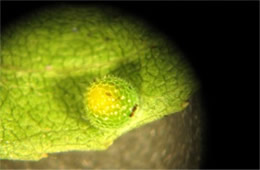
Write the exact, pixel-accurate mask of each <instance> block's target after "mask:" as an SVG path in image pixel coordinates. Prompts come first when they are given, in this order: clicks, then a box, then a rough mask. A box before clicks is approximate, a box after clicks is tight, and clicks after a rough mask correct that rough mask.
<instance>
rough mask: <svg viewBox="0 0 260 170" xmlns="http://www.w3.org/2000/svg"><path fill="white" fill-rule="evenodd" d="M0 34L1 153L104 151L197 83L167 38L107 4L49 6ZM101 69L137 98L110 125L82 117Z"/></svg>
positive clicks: (184, 97)
mask: <svg viewBox="0 0 260 170" xmlns="http://www.w3.org/2000/svg"><path fill="white" fill-rule="evenodd" d="M1 34H2V41H1V60H0V61H1V64H0V159H13V160H39V159H41V158H43V157H46V156H47V154H48V153H53V152H65V151H71V150H80V151H86V150H104V149H107V148H108V147H109V146H110V145H111V144H112V143H113V141H114V140H115V139H116V138H118V137H119V136H120V135H122V134H123V133H125V132H127V131H129V130H132V129H133V128H136V127H140V126H141V125H144V124H146V123H149V122H152V121H154V120H157V119H159V118H162V117H163V116H165V115H169V114H172V113H175V112H178V111H181V110H183V109H184V108H185V107H186V106H187V102H188V99H189V98H190V96H191V95H192V93H193V92H194V91H195V90H196V89H197V87H198V86H197V83H196V80H195V78H194V74H193V71H192V69H190V66H189V64H188V63H187V62H186V61H185V59H184V58H183V57H182V54H181V53H180V52H178V50H177V49H176V48H175V47H174V44H172V43H171V42H170V41H169V40H167V38H166V36H164V35H163V34H160V33H158V32H157V31H156V30H155V29H152V28H150V27H149V26H147V25H146V24H145V23H144V22H143V21H141V20H139V19H137V18H135V17H132V16H129V15H127V14H126V13H124V12H122V11H117V10H115V9H113V8H109V7H104V6H81V7H79V6H68V5H64V6H60V7H49V8H48V9H47V8H46V9H42V10H40V11H38V12H37V11H36V12H34V13H33V14H32V15H30V16H27V17H24V18H21V19H20V20H19V21H18V22H15V23H13V24H12V25H11V26H10V27H8V29H5V30H4V32H2V33H1ZM105 75H113V76H117V77H120V78H122V79H124V80H126V81H127V82H129V83H131V84H132V86H133V87H134V88H135V89H136V90H137V93H138V97H139V100H140V105H139V106H138V109H137V111H136V113H135V114H134V116H133V117H131V119H130V120H129V121H128V122H127V123H126V124H125V125H124V126H122V127H120V128H118V129H114V130H109V131H106V130H100V129H99V128H96V127H93V126H92V125H91V124H90V123H89V122H88V121H87V120H86V119H83V118H82V115H85V112H86V109H85V106H84V92H85V90H86V88H87V87H88V86H89V85H90V83H91V82H92V81H93V80H94V79H96V78H102V77H103V76H105Z"/></svg>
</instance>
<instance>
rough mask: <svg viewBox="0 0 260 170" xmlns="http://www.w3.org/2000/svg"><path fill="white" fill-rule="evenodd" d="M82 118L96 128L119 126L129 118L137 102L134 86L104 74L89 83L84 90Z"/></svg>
mask: <svg viewBox="0 0 260 170" xmlns="http://www.w3.org/2000/svg"><path fill="white" fill-rule="evenodd" d="M84 100H85V101H84V103H85V107H86V112H85V114H84V116H83V118H84V119H87V120H89V121H90V123H91V124H92V125H93V126H95V127H96V128H100V129H115V128H119V127H120V126H122V125H123V124H125V123H126V122H127V121H129V120H130V119H131V116H130V115H131V114H132V110H133V108H134V107H135V105H138V104H139V100H138V95H137V93H136V90H135V89H134V87H133V86H132V85H131V84H130V83H128V82H126V81H125V80H123V79H121V78H118V77H115V76H106V77H104V78H103V79H99V80H97V81H94V82H92V83H91V84H90V86H89V87H88V88H87V90H86V92H85V98H84Z"/></svg>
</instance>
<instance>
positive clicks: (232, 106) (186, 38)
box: [1, 1, 259, 168]
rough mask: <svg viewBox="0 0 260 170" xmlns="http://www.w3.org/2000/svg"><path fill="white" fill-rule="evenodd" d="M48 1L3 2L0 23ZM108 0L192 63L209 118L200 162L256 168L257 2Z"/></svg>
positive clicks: (35, 8) (3, 24)
mask: <svg viewBox="0 0 260 170" xmlns="http://www.w3.org/2000/svg"><path fill="white" fill-rule="evenodd" d="M55 3H58V2H55ZM81 3H83V2H81ZM49 4H54V3H51V2H2V7H1V8H2V9H1V15H2V16H1V23H2V28H5V26H6V25H8V23H11V22H12V21H14V20H15V19H17V18H19V16H21V15H23V14H25V13H27V12H30V11H31V10H37V9H38V8H39V7H41V6H46V5H49ZM107 4H112V5H115V6H118V7H120V8H123V9H124V10H127V11H129V12H131V13H134V14H136V15H138V16H140V17H143V18H144V19H146V20H148V21H149V23H150V24H152V25H154V26H155V27H157V28H158V29H160V30H161V31H163V32H164V33H166V34H167V35H168V36H169V37H170V38H172V39H173V40H174V41H175V42H176V44H178V45H179V47H180V49H181V50H182V51H183V52H184V53H185V55H186V56H187V57H188V59H189V60H190V62H191V64H192V65H193V67H194V69H195V71H196V72H197V74H198V76H199V79H200V81H201V84H202V88H201V90H202V95H203V103H204V105H205V106H206V113H207V115H206V118H207V120H208V121H207V126H206V128H207V129H206V131H207V141H206V144H207V145H205V147H206V149H205V151H206V153H205V161H204V163H203V164H202V166H201V168H259V109H258V108H259V107H257V105H258V106H259V98H258V97H257V96H259V74H258V73H259V70H258V69H257V68H259V3H258V2H257V1H255V2H252V1H251V2H163V3H162V2H124V3H123V2H113V3H108V2H107ZM257 80H258V81H257Z"/></svg>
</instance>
